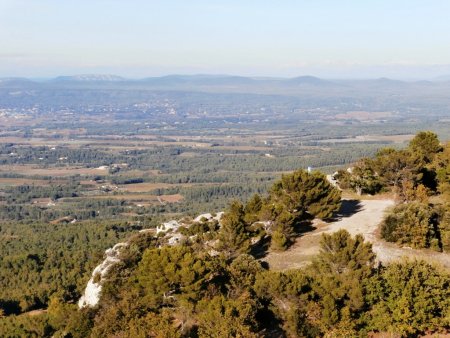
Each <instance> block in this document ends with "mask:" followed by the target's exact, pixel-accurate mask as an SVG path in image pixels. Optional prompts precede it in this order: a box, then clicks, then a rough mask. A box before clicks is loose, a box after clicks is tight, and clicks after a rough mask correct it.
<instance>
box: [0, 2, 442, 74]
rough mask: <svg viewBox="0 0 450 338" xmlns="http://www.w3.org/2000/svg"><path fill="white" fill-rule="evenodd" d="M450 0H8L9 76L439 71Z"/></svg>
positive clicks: (3, 40) (5, 62)
mask: <svg viewBox="0 0 450 338" xmlns="http://www.w3.org/2000/svg"><path fill="white" fill-rule="evenodd" d="M449 15H450V1H448V0H421V1H420V0H408V1H407V0H372V1H370V0H277V1H275V0H272V1H268V0H267V1H266V0H222V1H219V0H145V1H144V0H0V77H3V76H31V77H48V76H56V75H61V74H65V75H70V74H79V73H114V74H119V75H123V76H130V77H145V76H154V75H163V74H172V73H184V74H192V73H216V74H217V73H222V74H223V73H229V74H239V75H254V76H297V75H303V74H311V75H317V76H321V77H329V78H333V77H381V76H390V77H397V78H414V77H417V78H432V77H434V76H439V75H448V74H450V19H449Z"/></svg>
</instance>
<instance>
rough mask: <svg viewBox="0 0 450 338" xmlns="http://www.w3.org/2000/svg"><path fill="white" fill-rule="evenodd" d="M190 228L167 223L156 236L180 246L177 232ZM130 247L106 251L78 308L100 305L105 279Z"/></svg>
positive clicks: (205, 216) (202, 217) (207, 217)
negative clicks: (122, 253)
mask: <svg viewBox="0 0 450 338" xmlns="http://www.w3.org/2000/svg"><path fill="white" fill-rule="evenodd" d="M222 216H223V212H219V213H217V214H215V216H214V215H212V214H202V215H199V216H198V217H196V218H195V219H194V220H193V222H194V223H198V222H201V221H203V220H206V221H212V220H217V221H219V222H220V220H221V218H222ZM181 226H184V227H189V225H188V224H184V223H182V222H181V221H180V222H179V221H175V220H172V221H169V222H166V223H163V224H161V225H160V226H159V227H157V228H156V235H159V234H160V233H165V235H164V238H167V245H171V246H173V245H178V244H179V243H180V242H181V241H182V240H183V239H184V237H185V236H183V235H182V234H180V233H178V232H177V230H178V229H179V228H180V227H181ZM152 231H154V230H153V229H144V230H141V231H140V233H146V232H152ZM126 246H128V243H118V244H116V245H114V246H113V247H112V248H109V249H107V250H106V251H105V259H104V260H103V262H102V263H101V264H100V265H98V266H97V267H96V268H95V269H94V271H93V272H92V277H91V279H90V280H89V282H88V283H87V285H86V289H85V290H84V294H83V296H81V298H80V300H79V301H78V307H79V308H80V309H81V308H84V307H94V306H96V305H97V304H98V302H99V300H100V294H101V291H102V283H103V280H104V277H105V276H106V275H107V274H108V272H109V271H110V269H111V268H112V267H113V266H114V265H115V264H117V263H118V262H120V250H121V248H123V247H126Z"/></svg>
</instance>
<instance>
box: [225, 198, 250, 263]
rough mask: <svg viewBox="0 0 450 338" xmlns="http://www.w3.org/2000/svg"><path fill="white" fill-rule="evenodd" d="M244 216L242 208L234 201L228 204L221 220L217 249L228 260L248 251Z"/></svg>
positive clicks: (248, 243)
mask: <svg viewBox="0 0 450 338" xmlns="http://www.w3.org/2000/svg"><path fill="white" fill-rule="evenodd" d="M244 216H245V212H244V206H243V205H242V203H241V202H239V201H238V200H234V201H232V202H231V203H230V205H229V207H228V209H227V210H226V211H225V214H224V215H223V218H222V220H221V224H222V226H221V228H220V230H219V236H218V239H219V245H218V248H219V250H221V251H222V252H223V253H224V254H225V255H226V256H227V257H229V258H234V257H237V256H238V255H239V254H241V253H247V252H248V251H249V249H250V240H249V235H248V232H247V231H246V223H245V220H244Z"/></svg>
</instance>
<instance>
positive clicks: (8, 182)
mask: <svg viewBox="0 0 450 338" xmlns="http://www.w3.org/2000/svg"><path fill="white" fill-rule="evenodd" d="M49 184H50V181H47V180H32V179H29V178H0V187H2V186H8V187H11V186H18V185H38V186H46V185H49Z"/></svg>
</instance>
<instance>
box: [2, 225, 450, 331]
mask: <svg viewBox="0 0 450 338" xmlns="http://www.w3.org/2000/svg"><path fill="white" fill-rule="evenodd" d="M321 247H322V251H321V253H320V254H319V255H318V256H317V258H316V260H315V261H314V263H313V264H312V265H311V266H310V267H308V268H307V269H305V270H292V271H286V272H273V271H270V270H266V269H265V268H264V267H263V266H262V265H261V264H260V262H258V261H257V260H255V258H254V257H252V256H250V255H248V254H240V255H237V256H235V257H234V258H226V257H225V256H224V255H219V256H210V255H208V254H207V253H206V252H204V251H203V250H198V249H194V247H192V246H176V247H163V248H155V247H154V244H153V245H150V247H149V248H148V249H146V250H145V252H144V254H143V255H142V257H141V258H140V260H138V261H137V262H136V261H133V262H128V263H127V264H125V263H123V264H125V265H123V266H122V267H121V268H120V269H115V271H114V272H112V273H111V274H110V276H109V281H108V283H107V284H106V285H105V290H104V292H103V295H102V300H101V305H100V307H98V308H96V309H92V310H89V309H84V310H81V311H80V310H77V309H75V308H74V306H73V305H71V304H66V303H64V302H62V301H61V299H58V298H55V297H53V298H52V299H51V302H50V304H49V309H48V311H47V313H45V314H41V315H39V316H35V317H24V316H19V317H6V318H4V319H1V320H0V333H2V336H5V332H9V334H10V335H29V336H33V335H34V336H36V337H37V336H51V335H55V334H56V335H60V334H62V333H63V332H64V333H65V334H66V335H70V336H72V337H83V335H84V336H85V337H86V336H90V337H110V336H121V337H135V336H138V337H141V336H142V337H226V336H240V337H273V336H289V337H297V336H305V337H317V336H330V337H331V336H339V337H341V336H346V337H350V336H352V337H353V336H361V337H364V336H367V335H369V334H370V333H371V332H372V333H374V332H384V333H389V334H392V335H396V336H397V335H398V336H405V337H407V336H408V337H409V336H411V337H413V336H417V335H418V334H421V333H425V332H439V331H445V330H448V329H450V321H449V318H448V313H449V311H450V275H449V274H448V272H444V271H442V270H440V269H438V268H436V267H434V266H432V265H429V264H427V263H425V262H421V261H412V262H409V261H405V262H398V263H393V264H391V265H389V266H387V267H384V266H376V265H375V263H374V260H375V255H374V253H373V252H372V249H371V245H370V244H368V243H366V242H364V241H363V239H362V237H361V236H356V237H355V238H352V237H351V236H350V235H349V234H348V233H347V232H346V231H343V230H342V231H339V232H337V233H334V234H332V235H324V236H323V237H322V243H321ZM2 330H3V331H2Z"/></svg>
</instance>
